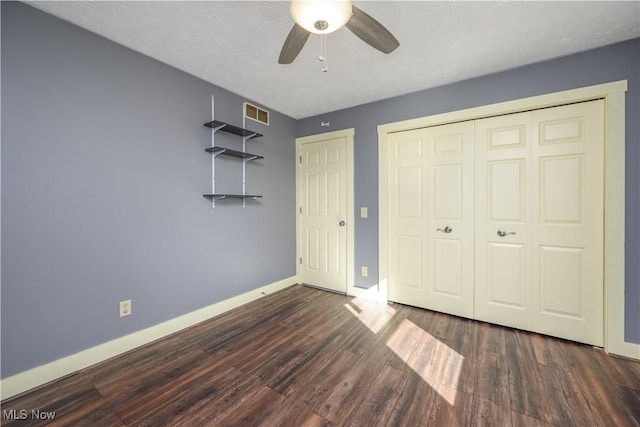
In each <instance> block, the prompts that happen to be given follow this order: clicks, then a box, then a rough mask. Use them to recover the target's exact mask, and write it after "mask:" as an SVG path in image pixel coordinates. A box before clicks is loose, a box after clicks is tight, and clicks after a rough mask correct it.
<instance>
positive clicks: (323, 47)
mask: <svg viewBox="0 0 640 427" xmlns="http://www.w3.org/2000/svg"><path fill="white" fill-rule="evenodd" d="M318 60H319V61H320V62H322V63H323V64H324V65H323V66H322V71H323V72H325V73H326V72H327V71H329V66H328V65H327V35H326V34H320V56H318Z"/></svg>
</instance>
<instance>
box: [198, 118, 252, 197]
mask: <svg viewBox="0 0 640 427" xmlns="http://www.w3.org/2000/svg"><path fill="white" fill-rule="evenodd" d="M212 111H213V109H212ZM204 125H205V126H206V127H208V128H211V129H212V131H213V135H212V137H211V138H212V139H211V147H208V148H205V151H207V152H208V153H211V154H212V155H213V161H212V163H211V182H212V185H211V191H212V194H203V196H204V197H206V198H208V199H211V201H212V205H213V206H214V207H215V203H216V200H221V199H241V200H242V206H244V205H245V201H246V200H247V199H254V200H255V199H259V198H261V197H262V196H259V195H255V194H244V193H245V182H246V181H245V179H246V177H245V166H246V163H247V162H250V161H252V160H257V159H264V157H263V156H258V155H257V154H251V153H247V152H245V151H244V150H245V143H246V141H248V140H250V139H253V138H259V137H261V136H262V134H261V133H257V132H253V131H251V130H249V129H244V128H241V127H238V126H234V125H230V124H229V123H225V122H221V121H220V120H212V121H210V122H207V123H205V124H204ZM218 131H221V132H227V133H230V134H233V135H237V136H240V137H242V150H243V151H238V150H232V149H230V148H226V147H220V146H216V145H215V143H214V139H215V135H216V132H218ZM219 155H225V156H231V157H237V158H240V159H242V193H243V194H224V193H216V192H215V191H216V185H215V184H216V175H215V158H216V157H217V156H219Z"/></svg>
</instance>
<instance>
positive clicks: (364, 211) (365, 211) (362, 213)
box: [360, 206, 369, 218]
mask: <svg viewBox="0 0 640 427" xmlns="http://www.w3.org/2000/svg"><path fill="white" fill-rule="evenodd" d="M368 217H369V212H368V209H367V207H366V206H362V207H361V208H360V218H368Z"/></svg>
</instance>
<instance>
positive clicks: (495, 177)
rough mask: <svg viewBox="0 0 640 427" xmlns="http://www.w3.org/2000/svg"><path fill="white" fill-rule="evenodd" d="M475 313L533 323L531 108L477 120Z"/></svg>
mask: <svg viewBox="0 0 640 427" xmlns="http://www.w3.org/2000/svg"><path fill="white" fill-rule="evenodd" d="M475 141H476V156H475V161H476V163H475V167H476V179H475V204H476V219H475V317H476V319H479V320H484V321H487V322H492V323H497V324H501V325H505V326H512V327H516V328H522V329H530V328H531V295H530V294H531V267H530V265H531V263H530V258H531V233H530V226H531V217H532V215H531V205H530V203H529V201H528V197H529V196H528V195H529V194H530V192H531V188H532V183H531V179H530V174H531V172H530V171H531V167H532V161H531V113H522V114H512V115H508V116H500V117H493V118H489V119H483V120H477V121H476V122H475Z"/></svg>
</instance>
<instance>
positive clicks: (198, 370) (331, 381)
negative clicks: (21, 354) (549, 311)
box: [2, 285, 640, 427]
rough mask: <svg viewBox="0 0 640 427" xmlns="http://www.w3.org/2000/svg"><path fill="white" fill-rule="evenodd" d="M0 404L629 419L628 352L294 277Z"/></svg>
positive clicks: (93, 417)
mask: <svg viewBox="0 0 640 427" xmlns="http://www.w3.org/2000/svg"><path fill="white" fill-rule="evenodd" d="M12 410H14V411H13V412H12ZM23 410H24V411H27V412H26V413H27V414H28V417H27V419H26V420H15V419H14V420H10V419H7V418H10V416H11V414H13V415H18V416H19V414H21V412H20V411H23ZM32 410H36V411H42V412H41V414H42V413H55V419H54V421H53V422H51V421H41V420H40V421H39V420H36V419H34V418H33V417H32ZM2 411H3V421H2V425H3V426H4V425H6V426H26V425H44V424H47V423H50V425H64V426H165V425H166V426H203V425H221V426H279V425H283V426H332V425H336V426H343V425H344V426H367V427H368V426H456V425H458V426H470V425H489V426H509V425H514V426H547V425H549V426H551V425H557V426H614V425H616V426H640V362H634V361H630V360H626V359H622V358H615V357H610V356H608V355H606V354H605V353H603V352H602V351H601V350H598V349H594V348H591V347H588V346H584V345H580V344H575V343H572V342H567V341H562V340H558V339H554V338H549V337H545V336H540V335H536V334H531V333H527V332H522V331H518V330H512V329H508V328H503V327H500V326H494V325H489V324H486V323H481V322H475V321H471V320H466V319H460V318H457V317H453V316H448V315H444V314H440V313H435V312H430V311H426V310H421V309H417V308H412V307H407V306H403V305H399V304H389V305H385V304H377V303H373V302H369V301H362V300H358V299H354V298H349V297H345V296H341V295H337V294H333V293H329V292H324V291H320V290H317V289H313V288H309V287H304V286H300V285H296V286H293V287H291V288H288V289H285V290H283V291H281V292H278V293H275V294H272V295H269V296H266V297H264V298H262V299H260V300H258V301H254V302H252V303H250V304H247V305H245V306H243V307H240V308H237V309H235V310H233V311H230V312H228V313H225V314H223V315H221V316H218V317H216V318H214V319H211V320H209V321H206V322H204V323H201V324H199V325H196V326H194V327H191V328H189V329H187V330H184V331H182V332H179V333H177V334H174V335H172V336H170V337H167V338H165V339H162V340H159V341H157V342H154V343H151V344H149V345H146V346H144V347H142V348H140V349H137V350H134V351H131V352H129V353H127V354H124V355H121V356H118V357H117V358H114V359H111V360H108V361H106V362H103V363H100V364H98V365H96V366H93V367H90V368H87V369H85V370H82V371H80V372H78V373H76V374H74V375H71V376H69V377H67V378H65V379H62V380H59V381H57V382H54V383H52V384H49V385H46V386H44V387H41V388H39V389H38V390H36V391H33V392H30V393H26V394H24V395H21V396H18V397H16V398H14V399H11V400H9V401H6V402H3V404H2ZM23 414H24V413H23Z"/></svg>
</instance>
